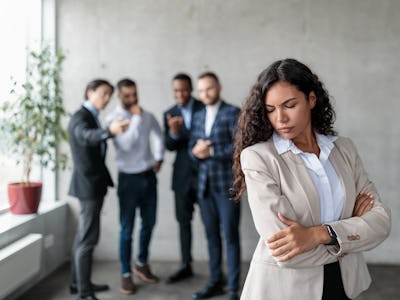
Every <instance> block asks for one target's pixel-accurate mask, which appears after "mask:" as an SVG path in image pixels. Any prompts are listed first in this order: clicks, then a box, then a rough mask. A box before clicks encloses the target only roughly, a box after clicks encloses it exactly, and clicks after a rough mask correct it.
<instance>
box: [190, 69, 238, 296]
mask: <svg viewBox="0 0 400 300" xmlns="http://www.w3.org/2000/svg"><path fill="white" fill-rule="evenodd" d="M220 90H221V86H220V84H219V80H218V77H217V76H216V75H215V74H214V73H211V72H207V73H204V74H202V75H200V76H199V79H198V91H199V96H200V100H201V101H202V102H203V104H204V105H205V108H203V109H202V110H200V111H198V112H196V113H195V115H194V116H193V123H192V131H191V137H190V141H189V155H190V156H191V157H192V159H194V160H196V161H197V162H198V164H199V173H198V202H199V206H200V211H201V216H202V219H203V223H204V226H205V230H206V236H207V242H208V253H209V259H210V261H209V267H210V273H211V274H210V275H211V276H210V279H209V281H208V282H207V284H206V285H205V286H204V287H203V288H202V289H201V290H199V291H198V292H196V293H194V294H192V298H193V299H203V298H209V297H212V296H216V295H220V294H223V293H224V289H223V285H224V278H223V274H222V268H221V264H222V245H221V234H220V227H222V229H223V232H224V238H225V242H226V251H227V255H226V257H227V264H228V282H227V288H228V299H229V300H233V299H238V296H237V292H238V288H239V287H238V285H239V275H240V244H239V218H240V206H239V204H238V203H235V202H234V201H232V200H230V199H229V194H228V191H229V189H230V188H231V186H232V180H233V175H232V155H233V135H234V131H235V129H236V125H237V118H238V115H239V108H237V107H235V106H232V105H230V104H227V103H226V102H224V101H222V100H221V98H220Z"/></svg>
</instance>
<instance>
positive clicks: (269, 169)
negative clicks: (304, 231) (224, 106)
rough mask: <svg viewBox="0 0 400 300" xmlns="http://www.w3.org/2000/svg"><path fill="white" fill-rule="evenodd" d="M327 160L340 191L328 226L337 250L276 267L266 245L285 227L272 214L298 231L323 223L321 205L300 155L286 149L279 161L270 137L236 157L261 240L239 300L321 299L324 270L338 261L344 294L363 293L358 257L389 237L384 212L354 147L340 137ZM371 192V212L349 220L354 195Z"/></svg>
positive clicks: (364, 275) (365, 277)
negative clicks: (335, 216) (337, 216)
mask: <svg viewBox="0 0 400 300" xmlns="http://www.w3.org/2000/svg"><path fill="white" fill-rule="evenodd" d="M334 144H335V147H334V148H333V149H332V151H331V154H330V156H329V159H330V161H331V163H332V165H333V167H334V168H335V170H336V173H337V175H338V176H339V178H340V180H341V183H342V185H343V186H344V190H345V200H344V207H343V211H342V215H341V220H339V221H336V222H332V223H329V224H330V225H331V226H332V228H333V229H334V231H335V232H336V234H337V237H338V243H339V247H336V246H325V245H319V246H318V247H317V248H315V249H313V250H311V251H309V252H306V253H303V254H301V255H298V256H296V257H294V258H292V259H291V260H289V261H287V262H284V263H278V262H277V261H276V260H275V259H274V257H272V256H271V255H270V252H269V249H268V247H267V245H266V243H265V240H266V239H267V238H268V237H270V236H271V235H272V234H274V233H275V232H277V231H278V230H280V229H283V228H285V227H286V225H284V224H283V223H281V222H280V221H279V219H278V217H277V212H281V213H282V214H283V215H284V216H286V217H288V218H290V219H293V220H296V221H297V222H299V223H301V224H302V225H304V226H316V225H321V220H320V217H321V214H320V201H319V195H318V192H317V190H316V188H315V185H314V183H313V181H312V179H311V177H310V176H309V174H308V171H307V169H306V167H305V165H304V163H303V161H302V159H301V157H299V156H297V155H295V154H293V153H292V152H291V151H288V152H285V153H283V154H281V155H279V154H278V153H277V151H276V149H275V146H274V143H273V140H272V138H271V139H270V140H269V141H267V142H263V143H258V144H256V145H253V146H251V147H248V148H246V149H245V150H243V152H242V153H241V164H242V170H243V172H244V175H245V180H246V185H247V195H248V201H249V204H250V209H251V213H252V215H253V220H254V224H255V227H256V229H257V231H258V233H259V235H260V240H259V242H258V245H257V248H256V250H255V252H254V255H253V258H252V261H251V265H250V269H249V273H248V274H247V278H246V282H245V285H244V288H243V292H242V295H241V299H242V300H247V299H248V300H263V299H273V300H279V299H283V300H286V299H287V300H290V299H296V300H303V299H306V300H317V299H321V297H322V288H323V280H324V279H323V270H324V269H323V266H324V265H325V264H328V263H332V262H336V261H339V263H340V268H341V274H342V280H343V284H344V289H345V292H346V295H347V296H348V297H349V298H354V297H356V296H357V295H359V294H360V293H361V292H362V291H364V290H366V289H367V288H368V286H369V285H370V283H371V278H370V275H369V272H368V269H367V265H366V263H365V261H364V258H363V255H362V252H363V251H366V250H370V249H372V248H374V247H376V246H378V245H379V244H380V243H381V242H382V241H383V240H384V239H385V238H386V237H387V236H388V235H389V232H390V211H389V209H388V208H386V207H384V206H383V204H382V202H381V201H380V198H379V195H378V193H377V191H376V188H375V186H374V184H373V183H372V182H371V181H370V180H369V179H368V175H367V173H366V172H365V170H364V167H363V165H362V162H361V159H360V157H359V155H358V152H357V149H356V147H355V146H354V144H353V142H352V141H351V140H350V139H348V138H343V137H339V138H338V139H337V140H336V141H335V142H334ZM360 192H372V194H373V195H374V201H375V202H374V207H373V208H372V209H371V211H369V212H367V213H365V214H364V215H363V216H362V217H352V212H353V208H354V203H355V199H356V196H357V195H358V193H360Z"/></svg>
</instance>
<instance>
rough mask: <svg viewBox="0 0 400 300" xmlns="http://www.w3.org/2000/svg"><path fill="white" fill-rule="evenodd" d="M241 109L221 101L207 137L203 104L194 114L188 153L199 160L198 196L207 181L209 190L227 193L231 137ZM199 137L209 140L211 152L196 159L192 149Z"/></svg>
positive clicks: (231, 148) (231, 150) (204, 188)
mask: <svg viewBox="0 0 400 300" xmlns="http://www.w3.org/2000/svg"><path fill="white" fill-rule="evenodd" d="M239 112H240V109H239V108H238V107H236V106H233V105H230V104H227V103H226V102H224V101H222V103H221V105H220V107H219V109H218V113H217V116H216V118H215V121H214V124H213V127H212V129H211V133H210V136H209V137H206V135H205V121H206V108H203V109H201V110H199V111H198V112H196V113H195V114H194V116H193V121H192V130H191V136H190V140H189V149H188V150H189V155H190V157H191V158H192V159H194V160H197V161H198V164H199V173H198V190H197V192H198V197H199V198H200V197H201V198H203V197H204V194H205V191H206V186H207V182H208V184H209V188H210V192H212V193H217V194H225V195H227V196H228V192H229V189H230V188H231V187H232V181H233V174H232V156H233V137H234V132H235V130H236V126H237V119H238V116H239ZM198 139H203V140H211V142H212V147H213V155H212V156H211V157H209V158H206V159H197V158H196V157H195V156H194V155H193V153H192V149H193V147H194V145H195V144H196V141H197V140H198Z"/></svg>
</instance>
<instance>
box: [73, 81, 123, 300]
mask: <svg viewBox="0 0 400 300" xmlns="http://www.w3.org/2000/svg"><path fill="white" fill-rule="evenodd" d="M113 91H114V87H113V86H112V85H111V84H110V83H109V82H108V81H105V80H102V79H96V80H93V81H91V82H90V83H89V84H88V85H87V87H86V91H85V100H86V101H85V103H84V104H83V105H82V107H81V108H80V109H79V110H78V111H77V112H75V113H74V114H73V115H72V117H71V120H70V122H69V124H68V135H69V143H70V147H71V153H72V160H73V164H74V167H73V171H72V177H71V183H70V187H69V193H68V194H69V195H70V196H73V197H76V198H78V199H79V203H80V207H81V211H80V215H79V220H78V222H79V224H78V229H77V232H76V235H75V239H74V245H73V249H72V252H73V253H72V258H71V269H72V270H71V273H72V275H71V285H70V292H71V294H76V293H78V294H79V295H78V298H77V299H78V300H96V299H97V298H96V297H95V295H94V293H95V292H100V291H104V290H108V289H109V287H108V285H105V284H102V285H98V284H93V283H92V282H91V279H90V277H91V270H92V254H93V250H94V247H95V245H96V244H97V242H98V240H99V235H100V212H101V208H102V206H103V200H104V196H105V195H106V193H107V189H108V187H109V186H113V182H112V179H111V176H110V173H109V172H108V169H107V167H106V165H105V155H106V148H107V145H106V140H107V139H109V138H111V137H113V136H114V135H117V134H120V133H122V132H124V131H125V130H126V128H127V126H128V125H129V121H127V120H117V119H116V120H113V121H112V122H111V124H110V126H109V127H108V128H107V129H103V128H101V125H100V122H99V119H98V114H99V112H100V111H101V110H103V109H104V108H105V107H106V106H107V104H108V103H109V101H110V99H111V95H112V93H113Z"/></svg>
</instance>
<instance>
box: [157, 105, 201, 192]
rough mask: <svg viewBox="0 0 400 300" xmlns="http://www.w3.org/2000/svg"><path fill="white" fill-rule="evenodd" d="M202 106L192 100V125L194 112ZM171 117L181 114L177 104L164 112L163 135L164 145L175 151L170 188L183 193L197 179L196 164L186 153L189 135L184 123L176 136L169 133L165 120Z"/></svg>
mask: <svg viewBox="0 0 400 300" xmlns="http://www.w3.org/2000/svg"><path fill="white" fill-rule="evenodd" d="M203 107H204V105H203V103H201V102H200V101H198V100H196V99H195V100H194V103H193V107H192V121H191V123H192V126H193V120H194V114H195V113H196V112H197V111H199V110H200V109H202V108H203ZM168 114H170V115H171V116H172V117H175V116H182V114H181V110H180V109H179V107H178V105H174V106H173V107H171V108H170V109H169V110H167V111H166V112H165V113H164V135H165V146H166V148H167V149H168V150H170V151H176V156H175V162H174V168H173V173H172V189H173V190H174V191H175V192H180V193H185V192H187V191H188V190H189V188H190V186H191V185H192V184H193V182H195V181H197V165H196V162H194V161H193V160H191V159H190V157H189V153H188V144H189V137H190V130H189V129H188V128H186V126H185V125H183V126H182V128H181V130H180V132H179V135H178V138H177V139H173V138H171V136H170V135H169V133H168V132H169V126H168V122H167V115H168Z"/></svg>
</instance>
